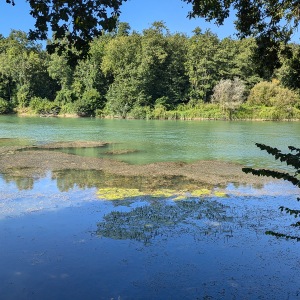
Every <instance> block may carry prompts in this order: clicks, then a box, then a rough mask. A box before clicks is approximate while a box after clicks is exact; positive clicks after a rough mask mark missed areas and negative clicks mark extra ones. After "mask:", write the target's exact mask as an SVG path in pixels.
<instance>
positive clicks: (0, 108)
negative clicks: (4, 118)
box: [0, 98, 11, 115]
mask: <svg viewBox="0 0 300 300" xmlns="http://www.w3.org/2000/svg"><path fill="white" fill-rule="evenodd" d="M10 111H11V107H10V105H9V103H8V102H7V101H6V100H4V99H3V98H0V115H2V114H7V113H9V112H10Z"/></svg>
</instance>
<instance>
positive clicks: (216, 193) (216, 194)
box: [214, 191, 227, 198]
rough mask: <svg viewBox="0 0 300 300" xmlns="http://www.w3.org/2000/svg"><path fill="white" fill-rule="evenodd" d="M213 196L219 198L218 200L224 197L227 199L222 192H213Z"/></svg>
mask: <svg viewBox="0 0 300 300" xmlns="http://www.w3.org/2000/svg"><path fill="white" fill-rule="evenodd" d="M214 195H215V196H216V197H220V198H224V197H227V194H226V193H224V192H218V191H217V192H214Z"/></svg>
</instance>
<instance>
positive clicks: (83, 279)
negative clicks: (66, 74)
mask: <svg viewBox="0 0 300 300" xmlns="http://www.w3.org/2000/svg"><path fill="white" fill-rule="evenodd" d="M0 138H9V139H2V140H1V142H0V143H1V144H0V147H1V146H8V145H32V144H34V145H40V144H45V143H48V142H55V141H78V140H80V141H104V142H112V144H110V146H109V150H138V152H132V153H128V154H122V155H109V154H107V153H106V152H107V151H108V149H107V148H106V149H105V151H104V150H103V149H101V148H100V149H85V150H83V149H77V150H74V149H73V150H72V149H66V150H65V151H67V152H70V153H73V154H78V155H86V156H97V157H107V158H113V159H119V160H122V161H126V162H128V163H131V164H145V163H151V162H158V161H187V162H190V161H195V160H202V159H205V160H224V161H234V162H239V163H242V164H243V165H250V166H256V167H261V166H263V167H270V166H273V165H274V161H273V159H272V158H271V157H269V156H268V155H267V154H265V153H263V152H261V151H259V150H258V149H257V148H256V147H255V145H254V144H255V143H256V142H259V143H265V144H268V145H271V146H277V147H279V148H281V149H283V150H286V149H287V146H288V145H294V146H298V147H300V123H296V122H295V123H276V122H221V121H220V122H219V121H203V122H197V121H191V122H189V121H185V122H175V121H137V120H98V119H58V118H18V117H12V116H9V117H7V116H1V117H0ZM71 175H72V170H70V173H69V174H68V173H66V174H64V173H63V175H60V176H53V174H51V172H49V173H48V174H47V175H46V176H45V177H43V178H34V179H33V178H19V179H18V178H17V179H16V178H7V177H5V175H1V177H0V266H1V267H0V282H1V285H0V298H1V299H46V300H47V299H72V300H73V299H120V300H121V299H299V298H300V275H299V274H300V272H299V270H300V243H299V242H298V243H297V242H296V241H286V240H284V239H276V238H274V237H272V236H269V235H266V234H265V232H266V231H267V230H274V231H282V232H286V233H289V232H290V233H293V232H294V231H293V230H294V229H291V227H290V226H289V224H291V223H292V222H294V220H293V218H291V217H289V216H287V215H285V214H283V213H281V212H280V211H279V210H278V207H279V206H280V205H282V204H284V205H286V206H288V207H294V208H295V209H299V204H298V203H297V201H296V200H295V199H296V197H297V194H298V195H299V191H298V190H296V189H294V188H293V187H292V186H290V185H288V184H286V183H284V182H283V183H278V184H269V185H266V186H264V187H261V188H260V189H258V188H254V187H250V186H242V187H237V186H233V185H231V184H229V185H228V187H227V188H226V194H227V196H226V197H222V198H220V197H217V196H202V197H191V198H190V199H185V200H182V201H174V200H172V199H170V198H168V197H165V198H153V197H150V196H139V197H134V198H130V197H129V198H127V199H125V200H115V201H106V200H104V199H100V198H99V197H98V195H97V188H99V186H97V187H93V186H91V187H89V188H84V184H83V185H81V184H69V185H68V184H67V183H66V182H67V179H68V178H69V177H68V176H71ZM92 175H93V176H94V177H95V178H96V177H97V176H98V175H97V174H96V173H95V174H92ZM88 176H91V174H88ZM100 176H101V174H99V178H100ZM81 178H83V179H82V180H83V181H84V178H85V173H82V176H81ZM71 182H72V180H71ZM81 186H82V188H80V187H81ZM283 202H284V203H283ZM299 235H300V234H299Z"/></svg>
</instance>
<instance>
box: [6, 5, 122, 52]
mask: <svg viewBox="0 0 300 300" xmlns="http://www.w3.org/2000/svg"><path fill="white" fill-rule="evenodd" d="M125 1H126V0H76V1H71V0H66V1H62V0H27V2H29V5H30V14H31V15H32V16H33V17H34V18H35V20H36V22H35V28H34V29H33V30H30V32H29V37H30V39H34V40H36V39H40V40H46V39H47V36H48V34H49V30H51V31H52V32H53V34H54V36H53V38H54V40H57V42H56V43H52V44H51V45H48V46H47V49H48V51H49V52H50V53H53V52H54V51H55V50H56V49H59V50H60V51H62V50H63V49H64V48H65V47H66V45H60V44H59V42H58V41H59V40H60V39H63V38H66V39H67V40H68V44H69V45H72V46H73V47H75V48H76V49H77V50H80V51H81V52H82V53H83V54H84V55H85V54H87V52H88V49H89V43H90V42H91V41H92V40H93V38H94V37H96V36H100V35H101V34H102V32H103V31H111V30H112V29H114V28H115V27H116V22H117V18H118V16H119V15H120V6H121V4H122V2H125ZM6 2H7V3H11V4H12V5H15V1H14V0H6ZM69 48H70V47H69Z"/></svg>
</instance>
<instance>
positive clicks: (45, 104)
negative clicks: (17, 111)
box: [29, 97, 60, 115]
mask: <svg viewBox="0 0 300 300" xmlns="http://www.w3.org/2000/svg"><path fill="white" fill-rule="evenodd" d="M29 108H30V110H31V111H32V112H33V113H35V114H41V115H57V114H58V113H59V111H60V108H59V107H58V105H57V104H56V103H55V102H51V101H49V100H47V99H43V98H40V97H33V98H32V99H31V100H30V103H29Z"/></svg>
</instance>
